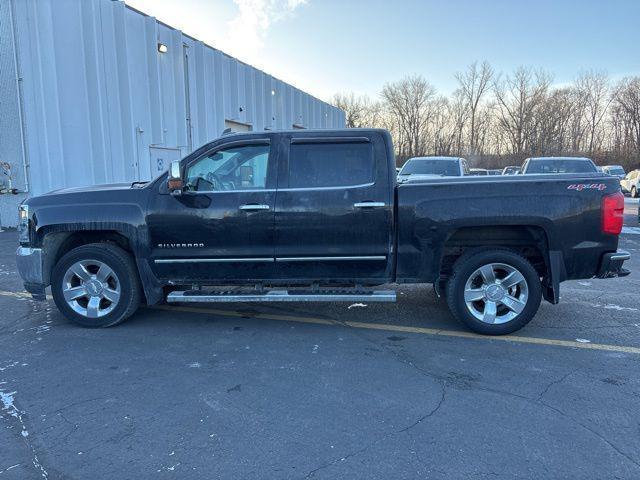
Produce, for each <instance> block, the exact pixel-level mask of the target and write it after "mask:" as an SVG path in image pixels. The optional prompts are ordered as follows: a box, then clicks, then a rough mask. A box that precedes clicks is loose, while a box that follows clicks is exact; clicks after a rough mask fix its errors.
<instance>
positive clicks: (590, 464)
mask: <svg viewBox="0 0 640 480" xmlns="http://www.w3.org/2000/svg"><path fill="white" fill-rule="evenodd" d="M625 213H626V214H627V215H626V217H625V225H626V228H625V233H624V234H623V235H622V236H621V245H620V247H621V248H623V249H626V250H628V251H630V252H631V253H632V255H633V256H632V259H631V261H630V262H629V268H630V269H631V270H632V271H633V273H632V275H631V276H629V277H626V278H620V279H611V280H585V281H573V282H567V283H565V284H563V286H562V300H561V303H560V305H556V306H552V305H549V304H547V303H543V304H542V306H541V309H540V312H539V313H538V315H537V316H536V317H535V319H534V320H533V321H532V323H531V324H530V325H529V326H527V327H526V328H525V329H523V330H521V331H520V332H518V333H517V334H516V335H514V336H510V337H501V338H489V337H482V336H478V335H474V334H471V333H468V332H467V331H466V330H464V329H463V328H462V327H461V326H460V325H458V324H457V323H456V322H455V321H454V320H453V319H452V318H451V317H450V315H449V313H448V311H447V309H446V306H445V305H444V303H443V302H442V301H439V300H438V299H436V298H435V297H434V294H433V293H432V290H431V288H430V287H429V286H420V287H415V286H409V287H403V288H401V289H400V291H399V301H398V303H397V304H379V305H366V306H362V305H348V304H346V305H345V304H335V305H334V304H293V305H286V304H285V305H261V304H252V305H244V306H239V305H232V304H229V305H223V304H220V305H217V306H215V307H213V306H210V307H207V306H203V307H198V308H195V307H161V308H144V309H141V310H140V311H139V312H138V313H137V314H136V315H135V316H134V317H133V318H131V319H130V320H129V321H127V322H126V323H124V324H122V325H121V326H118V327H116V328H111V329H103V330H87V329H82V328H78V327H75V326H72V325H70V324H69V323H67V321H66V320H65V319H64V318H63V317H62V316H61V315H60V314H59V313H58V311H57V310H56V308H55V306H54V305H53V302H52V301H51V300H49V301H48V302H46V303H39V302H34V301H32V300H30V299H29V298H28V296H27V295H26V294H24V293H22V285H21V282H20V279H19V278H18V276H17V273H16V268H15V262H14V258H13V255H14V251H15V245H16V233H15V232H11V231H9V232H5V233H0V312H1V313H0V395H1V396H0V398H1V399H2V405H0V408H2V410H0V414H1V418H0V479H37V478H47V479H87V478H95V479H98V478H117V479H129V478H131V479H146V478H154V479H155V478H180V479H200V478H211V479H212V478H224V479H227V478H233V479H256V478H260V479H270V478H274V479H280V478H286V479H288V478H292V479H295V478H299V479H305V478H314V479H322V478H367V479H374V478H380V479H389V478H393V479H405V478H406V479H412V478H433V479H440V478H442V479H451V478H465V479H466V478H479V479H482V478H501V477H503V478H625V479H637V478H640V416H639V415H638V412H640V375H638V371H639V368H640V301H639V299H640V294H639V291H640V273H639V272H640V227H639V226H638V223H637V201H636V200H631V199H627V210H626V212H625Z"/></svg>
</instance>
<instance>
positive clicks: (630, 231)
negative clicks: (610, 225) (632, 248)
mask: <svg viewBox="0 0 640 480" xmlns="http://www.w3.org/2000/svg"><path fill="white" fill-rule="evenodd" d="M622 233H623V234H627V235H640V227H622Z"/></svg>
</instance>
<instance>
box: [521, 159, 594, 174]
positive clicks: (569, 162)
mask: <svg viewBox="0 0 640 480" xmlns="http://www.w3.org/2000/svg"><path fill="white" fill-rule="evenodd" d="M597 172H598V169H597V167H596V164H595V163H593V161H592V160H591V159H590V158H586V157H532V158H527V159H526V160H525V161H524V163H523V164H522V174H523V175H532V174H551V173H597Z"/></svg>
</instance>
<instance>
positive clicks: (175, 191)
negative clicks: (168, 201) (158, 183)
mask: <svg viewBox="0 0 640 480" xmlns="http://www.w3.org/2000/svg"><path fill="white" fill-rule="evenodd" d="M167 187H168V188H169V193H170V194H171V195H174V196H179V195H182V188H183V187H184V182H183V181H182V174H181V173H180V160H174V161H173V162H171V165H170V166H169V176H168V177H167Z"/></svg>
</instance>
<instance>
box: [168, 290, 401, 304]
mask: <svg viewBox="0 0 640 480" xmlns="http://www.w3.org/2000/svg"><path fill="white" fill-rule="evenodd" d="M395 301H396V292H395V291H393V290H318V291H305V290H293V291H289V290H268V291H265V292H264V293H259V292H255V291H253V292H242V291H233V290H232V291H206V290H188V291H175V292H171V293H169V295H167V302H168V303H176V302H185V303H199V302H202V303H209V302H395Z"/></svg>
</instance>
